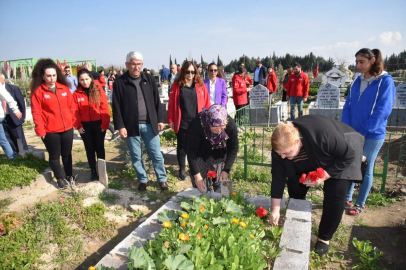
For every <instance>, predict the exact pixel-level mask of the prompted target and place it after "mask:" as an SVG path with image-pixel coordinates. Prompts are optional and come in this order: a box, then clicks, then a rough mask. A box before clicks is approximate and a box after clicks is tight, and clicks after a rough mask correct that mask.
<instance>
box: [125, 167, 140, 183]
mask: <svg viewBox="0 0 406 270" xmlns="http://www.w3.org/2000/svg"><path fill="white" fill-rule="evenodd" d="M123 175H124V177H125V178H127V179H129V180H133V179H134V178H136V177H137V175H136V174H135V170H134V167H133V166H130V167H129V168H128V169H126V170H123Z"/></svg>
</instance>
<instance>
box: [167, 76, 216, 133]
mask: <svg viewBox="0 0 406 270" xmlns="http://www.w3.org/2000/svg"><path fill="white" fill-rule="evenodd" d="M195 87H196V94H197V112H198V113H200V112H201V111H202V109H203V107H206V108H209V107H210V96H209V94H208V91H207V89H206V86H205V85H204V84H203V86H200V85H198V84H197V83H196V84H195ZM179 94H180V88H179V83H178V81H176V80H175V82H174V83H173V84H172V87H171V93H170V94H169V104H168V123H173V124H174V125H173V130H174V131H175V133H178V131H179V126H180V120H181V119H182V112H181V110H180V101H179Z"/></svg>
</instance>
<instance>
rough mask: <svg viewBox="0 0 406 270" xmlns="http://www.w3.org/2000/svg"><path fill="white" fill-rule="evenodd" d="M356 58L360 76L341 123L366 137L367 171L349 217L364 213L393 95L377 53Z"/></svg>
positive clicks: (349, 201)
mask: <svg viewBox="0 0 406 270" xmlns="http://www.w3.org/2000/svg"><path fill="white" fill-rule="evenodd" d="M355 57H356V64H357V69H358V71H359V72H360V73H361V75H360V76H358V77H357V78H356V79H355V81H354V82H353V83H352V85H351V86H350V89H349V91H348V96H347V100H346V101H345V105H344V108H343V114H342V121H343V122H344V123H346V124H348V125H349V126H351V127H353V128H354V129H355V130H356V131H358V132H359V133H360V134H361V135H363V136H364V137H365V143H364V156H365V157H366V158H367V162H368V167H367V171H366V173H365V177H364V182H363V183H362V184H361V186H360V189H359V193H358V197H357V202H356V204H355V205H354V206H353V207H352V208H351V209H350V210H349V211H348V214H349V215H358V214H360V213H361V212H362V211H364V210H365V201H366V199H367V197H368V194H369V191H370V190H371V186H372V182H373V170H374V164H375V160H376V157H377V156H378V152H379V150H380V149H381V147H382V144H383V142H384V140H385V136H386V125H387V119H388V117H389V115H390V114H391V112H392V107H393V103H394V101H395V93H396V88H395V84H394V82H393V78H392V76H390V75H388V74H387V73H386V72H385V71H384V66H383V59H382V54H381V51H380V50H378V49H373V50H370V49H367V48H364V49H361V50H359V51H358V52H357V53H356V54H355ZM353 190H354V183H352V184H351V186H350V188H349V190H348V193H347V200H346V201H347V205H349V206H352V194H353Z"/></svg>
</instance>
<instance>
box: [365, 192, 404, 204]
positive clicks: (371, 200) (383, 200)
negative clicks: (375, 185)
mask: <svg viewBox="0 0 406 270" xmlns="http://www.w3.org/2000/svg"><path fill="white" fill-rule="evenodd" d="M397 201H399V197H393V198H390V197H389V194H381V193H379V192H378V191H371V193H370V194H369V196H368V198H367V201H366V204H367V205H368V206H372V207H378V206H387V205H389V204H391V203H395V202H397Z"/></svg>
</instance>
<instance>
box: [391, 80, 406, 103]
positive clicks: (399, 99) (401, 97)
mask: <svg viewBox="0 0 406 270" xmlns="http://www.w3.org/2000/svg"><path fill="white" fill-rule="evenodd" d="M393 107H400V108H406V83H401V84H399V85H398V86H397V87H396V96H395V105H394V106H393Z"/></svg>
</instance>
